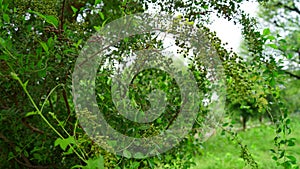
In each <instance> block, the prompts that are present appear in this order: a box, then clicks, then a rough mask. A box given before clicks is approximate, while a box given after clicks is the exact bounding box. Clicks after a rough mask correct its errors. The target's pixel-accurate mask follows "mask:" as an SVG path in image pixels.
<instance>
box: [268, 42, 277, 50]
mask: <svg viewBox="0 0 300 169" xmlns="http://www.w3.org/2000/svg"><path fill="white" fill-rule="evenodd" d="M267 46H269V47H271V48H273V49H278V46H277V45H276V44H273V43H270V44H267Z"/></svg>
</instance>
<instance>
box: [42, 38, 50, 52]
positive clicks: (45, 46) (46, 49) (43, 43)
mask: <svg viewBox="0 0 300 169" xmlns="http://www.w3.org/2000/svg"><path fill="white" fill-rule="evenodd" d="M40 44H41V46H42V47H43V49H44V51H45V52H46V53H47V54H49V48H48V46H47V44H46V43H45V42H41V41H40Z"/></svg>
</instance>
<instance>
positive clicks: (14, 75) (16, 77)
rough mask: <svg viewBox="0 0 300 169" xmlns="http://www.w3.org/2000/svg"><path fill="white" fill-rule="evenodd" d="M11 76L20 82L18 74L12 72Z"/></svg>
mask: <svg viewBox="0 0 300 169" xmlns="http://www.w3.org/2000/svg"><path fill="white" fill-rule="evenodd" d="M10 75H11V76H12V78H13V79H15V80H19V77H18V75H17V74H16V73H14V72H10Z"/></svg>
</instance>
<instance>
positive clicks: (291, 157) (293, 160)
mask: <svg viewBox="0 0 300 169" xmlns="http://www.w3.org/2000/svg"><path fill="white" fill-rule="evenodd" d="M286 157H287V158H288V159H290V160H291V162H292V163H293V164H295V163H296V161H297V159H296V158H295V157H294V156H286Z"/></svg>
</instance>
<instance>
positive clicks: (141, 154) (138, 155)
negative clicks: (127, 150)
mask: <svg viewBox="0 0 300 169" xmlns="http://www.w3.org/2000/svg"><path fill="white" fill-rule="evenodd" d="M134 158H145V156H144V154H143V153H140V152H137V153H135V154H134Z"/></svg>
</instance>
